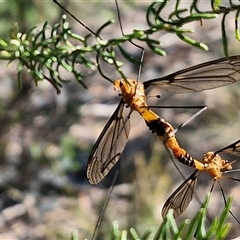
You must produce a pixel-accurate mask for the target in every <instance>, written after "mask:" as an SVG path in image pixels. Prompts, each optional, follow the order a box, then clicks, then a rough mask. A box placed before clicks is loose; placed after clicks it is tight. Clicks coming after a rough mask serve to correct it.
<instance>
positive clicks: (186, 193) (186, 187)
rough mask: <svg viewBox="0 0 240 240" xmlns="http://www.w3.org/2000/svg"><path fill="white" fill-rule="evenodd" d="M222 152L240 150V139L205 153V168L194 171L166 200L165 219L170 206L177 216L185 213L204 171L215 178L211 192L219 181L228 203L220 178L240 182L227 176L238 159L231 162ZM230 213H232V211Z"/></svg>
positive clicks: (163, 209) (164, 207)
mask: <svg viewBox="0 0 240 240" xmlns="http://www.w3.org/2000/svg"><path fill="white" fill-rule="evenodd" d="M220 152H223V153H224V152H240V139H239V140H237V141H236V142H234V143H232V144H230V145H229V146H227V147H225V148H223V149H221V150H218V151H216V152H207V153H206V154H204V156H203V159H202V163H203V164H204V169H203V170H196V171H194V173H193V174H192V175H190V177H189V178H187V179H186V180H185V181H184V182H183V183H182V184H181V185H180V186H179V187H178V188H177V189H176V190H175V191H174V192H173V194H172V195H171V196H170V197H169V198H168V199H167V201H166V202H165V204H164V206H163V208H162V217H163V219H165V217H166V214H167V212H168V210H169V209H170V208H172V209H173V210H174V213H173V216H174V217H175V218H176V217H178V216H179V215H180V214H181V213H183V212H184V211H185V210H186V208H187V207H188V205H189V203H190V202H191V201H192V198H193V193H194V189H195V186H196V183H197V179H198V177H199V174H200V173H201V172H203V171H204V172H207V173H208V174H209V175H210V176H211V177H212V178H213V184H212V187H211V190H210V192H212V190H213V187H214V185H215V183H216V182H218V184H219V186H220V189H221V191H222V194H223V198H224V202H225V203H226V199H225V196H224V193H223V189H222V187H221V184H220V181H219V180H220V179H228V180H234V181H239V182H240V179H236V178H232V177H227V176H226V175H225V174H227V173H230V172H234V170H232V164H233V163H234V162H235V161H236V160H234V161H232V162H230V163H229V162H228V161H227V160H225V159H222V158H221V157H220V155H219V154H218V153H220ZM230 213H231V214H232V212H230ZM232 216H233V217H234V218H235V219H236V217H235V216H234V215H233V214H232ZM236 220H237V219H236ZM237 221H238V220H237ZM238 222H239V221H238ZM239 223H240V222H239Z"/></svg>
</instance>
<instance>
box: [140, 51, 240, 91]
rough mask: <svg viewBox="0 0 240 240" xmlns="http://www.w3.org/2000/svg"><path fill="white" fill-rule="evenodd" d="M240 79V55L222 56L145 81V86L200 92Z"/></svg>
mask: <svg viewBox="0 0 240 240" xmlns="http://www.w3.org/2000/svg"><path fill="white" fill-rule="evenodd" d="M239 80H240V55H237V56H232V57H229V58H220V59H217V60H213V61H210V62H205V63H202V64H199V65H196V66H193V67H190V68H186V69H183V70H180V71H177V72H175V73H172V74H170V75H167V76H164V77H161V78H156V79H152V80H149V81H146V82H144V83H143V84H144V87H145V88H148V87H149V86H153V85H154V86H156V85H157V86H159V87H162V88H164V89H166V90H167V91H168V92H171V93H191V92H200V91H203V90H207V89H213V88H217V87H221V86H225V85H228V84H230V83H234V82H237V81H239Z"/></svg>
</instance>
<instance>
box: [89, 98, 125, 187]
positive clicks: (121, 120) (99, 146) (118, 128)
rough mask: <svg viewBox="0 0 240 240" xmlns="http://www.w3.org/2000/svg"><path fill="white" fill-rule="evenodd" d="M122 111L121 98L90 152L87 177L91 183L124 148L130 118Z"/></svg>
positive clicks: (115, 160)
mask: <svg viewBox="0 0 240 240" xmlns="http://www.w3.org/2000/svg"><path fill="white" fill-rule="evenodd" d="M123 112H124V102H123V100H121V102H120V103H119V105H118V107H117V109H116V110H115V112H114V113H113V115H112V116H111V118H110V119H109V121H108V122H107V124H106V126H105V127H104V129H103V131H102V132H101V134H100V136H99V137H98V140H97V142H96V143H95V145H94V147H93V149H92V152H91V153H90V156H89V159H88V164H87V179H88V181H89V182H90V183H91V184H97V183H99V182H100V181H101V180H102V179H103V178H104V177H105V176H106V175H107V174H108V172H109V171H110V169H111V168H112V167H113V166H114V165H115V164H116V163H117V161H118V160H119V158H120V156H121V154H122V151H123V150H124V148H125V145H126V143H127V139H128V136H129V132H130V118H129V114H128V115H127V116H124V113H123Z"/></svg>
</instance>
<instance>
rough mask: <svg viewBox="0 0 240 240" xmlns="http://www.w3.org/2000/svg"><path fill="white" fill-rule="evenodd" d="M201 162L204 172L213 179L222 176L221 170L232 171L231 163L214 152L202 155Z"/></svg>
mask: <svg viewBox="0 0 240 240" xmlns="http://www.w3.org/2000/svg"><path fill="white" fill-rule="evenodd" d="M202 161H203V163H204V165H205V171H206V172H207V173H208V174H209V175H210V176H211V177H213V178H214V179H219V178H220V177H221V176H222V173H223V171H222V170H231V169H232V165H231V163H228V161H227V160H224V159H222V158H221V157H220V156H219V155H218V154H215V153H214V152H208V153H206V154H204V156H203V159H202Z"/></svg>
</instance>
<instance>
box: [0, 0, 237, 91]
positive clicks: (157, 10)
mask: <svg viewBox="0 0 240 240" xmlns="http://www.w3.org/2000/svg"><path fill="white" fill-rule="evenodd" d="M54 2H55V3H56V1H55V0H54ZM181 2H182V1H181V0H178V1H176V4H175V6H174V9H173V10H171V11H169V13H168V14H167V15H168V16H167V17H166V18H164V17H163V15H164V14H163V10H165V9H166V8H167V6H168V3H169V1H167V0H158V1H154V2H153V3H151V4H150V5H149V6H148V8H147V10H146V23H147V26H148V28H147V29H145V30H141V29H134V30H133V31H132V33H129V34H127V35H122V36H120V37H116V38H110V39H102V38H101V34H102V32H103V31H104V30H105V29H106V28H107V27H108V26H109V25H110V24H112V23H114V20H110V21H107V22H106V23H105V24H103V26H101V27H99V29H98V30H97V31H96V33H95V32H93V31H91V29H89V28H87V29H88V30H89V34H88V35H87V36H81V35H78V34H76V33H74V32H72V30H71V28H70V27H69V23H68V22H67V20H66V16H65V15H64V16H63V17H62V22H61V23H57V24H54V25H53V26H50V25H49V24H48V22H46V23H45V24H44V25H43V27H42V29H41V30H36V28H35V27H32V28H31V29H30V30H28V31H27V32H26V33H20V32H18V29H17V28H15V30H14V31H13V33H12V34H11V36H10V38H9V39H0V59H1V60H7V61H9V62H12V61H17V62H18V67H17V71H18V80H19V84H20V85H21V84H22V79H21V74H22V71H23V69H27V71H28V72H29V73H30V74H31V76H32V78H33V79H34V81H35V84H37V82H38V81H40V80H44V79H47V80H48V81H49V82H50V83H51V84H52V85H53V86H54V88H55V89H56V91H57V93H60V88H61V87H62V84H63V83H64V82H65V80H64V79H62V77H61V69H65V70H66V71H68V72H69V73H71V74H73V76H74V78H76V79H77V81H78V82H79V83H80V84H82V86H84V87H85V84H84V82H83V73H82V71H81V70H78V68H77V66H79V65H82V66H84V67H85V68H87V69H90V70H93V69H95V68H97V69H98V71H99V72H100V74H101V75H102V76H103V77H104V78H105V79H107V80H109V81H112V79H110V78H109V77H108V76H107V75H105V74H104V73H103V71H102V68H101V62H102V61H103V62H105V63H107V64H110V65H112V66H114V68H115V69H116V71H118V73H119V74H120V76H121V77H122V78H126V76H125V75H124V73H123V71H122V69H121V67H122V65H123V63H122V62H120V61H118V60H117V57H116V51H120V53H121V55H122V56H123V57H124V58H125V59H127V60H128V61H131V62H135V63H140V61H139V60H137V59H135V58H134V57H133V56H132V55H131V54H130V53H129V52H128V51H127V50H126V49H125V48H124V46H123V44H124V43H126V42H131V43H133V41H136V40H137V41H140V42H142V43H145V45H146V46H147V47H148V48H149V49H150V50H151V51H153V52H154V53H156V54H158V55H165V54H166V53H165V51H164V49H163V46H162V43H161V42H160V41H159V40H157V39H156V37H154V34H156V33H159V32H166V33H172V34H175V35H176V36H177V37H178V38H179V39H180V40H182V41H184V42H185V43H187V44H190V45H192V46H194V47H197V48H200V49H202V50H207V49H208V48H207V46H206V45H205V44H204V43H201V42H199V41H198V40H195V39H193V38H191V37H190V36H189V34H191V33H192V32H193V31H194V29H189V28H185V27H184V25H186V24H187V23H190V22H197V21H203V20H204V21H207V20H209V19H213V18H216V17H219V16H221V17H222V20H221V29H222V41H223V48H224V51H225V55H228V44H227V34H226V29H225V19H226V16H227V14H229V13H230V12H234V13H235V35H236V38H237V39H240V37H239V27H238V17H239V11H240V5H236V4H233V3H232V2H231V1H230V0H229V3H228V6H223V5H221V4H222V1H219V0H218V1H217V0H212V1H211V9H209V10H204V11H203V10H200V9H199V7H198V3H199V1H198V0H192V2H191V3H189V4H188V7H181ZM80 23H81V24H82V25H83V26H84V27H86V26H85V25H84V24H83V23H82V22H80ZM72 42H74V43H75V44H73V43H72ZM93 56H94V58H93ZM93 59H95V60H93ZM44 72H46V73H44Z"/></svg>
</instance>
